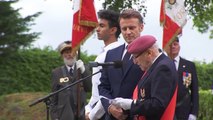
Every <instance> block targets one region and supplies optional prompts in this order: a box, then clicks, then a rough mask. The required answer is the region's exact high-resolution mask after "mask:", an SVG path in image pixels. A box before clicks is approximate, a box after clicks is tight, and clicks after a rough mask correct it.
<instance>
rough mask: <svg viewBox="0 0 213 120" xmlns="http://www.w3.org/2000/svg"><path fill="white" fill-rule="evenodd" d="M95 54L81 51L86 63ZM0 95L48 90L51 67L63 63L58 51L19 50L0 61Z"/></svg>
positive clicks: (48, 48)
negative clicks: (91, 54)
mask: <svg viewBox="0 0 213 120" xmlns="http://www.w3.org/2000/svg"><path fill="white" fill-rule="evenodd" d="M94 58H95V56H91V57H90V56H88V55H87V54H86V53H81V59H82V60H83V61H85V63H87V62H88V61H93V60H94ZM0 64H1V66H0V83H1V87H0V95H1V94H8V93H16V92H24V91H25V92H26V91H28V92H29V91H45V92H48V91H50V77H51V71H52V69H54V68H56V67H58V66H61V65H63V61H62V59H61V57H60V55H59V53H58V52H56V51H54V50H52V49H51V48H50V47H46V48H45V49H43V50H41V49H38V48H32V49H23V50H19V51H18V52H17V53H16V54H14V55H10V56H9V57H7V58H6V59H5V60H4V61H1V62H0Z"/></svg>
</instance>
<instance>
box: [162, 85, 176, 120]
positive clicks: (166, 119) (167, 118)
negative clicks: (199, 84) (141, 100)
mask: <svg viewBox="0 0 213 120" xmlns="http://www.w3.org/2000/svg"><path fill="white" fill-rule="evenodd" d="M177 91H178V86H176V88H175V92H174V94H173V96H172V99H171V100H170V102H169V104H168V106H167V107H166V110H165V111H164V113H163V115H162V117H161V120H174V116H175V107H176V100H177Z"/></svg>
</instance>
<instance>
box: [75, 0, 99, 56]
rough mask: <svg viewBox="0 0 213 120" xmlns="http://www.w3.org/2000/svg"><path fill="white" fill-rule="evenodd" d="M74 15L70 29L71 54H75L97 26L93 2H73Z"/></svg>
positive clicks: (77, 0)
mask: <svg viewBox="0 0 213 120" xmlns="http://www.w3.org/2000/svg"><path fill="white" fill-rule="evenodd" d="M73 6H74V11H73V12H74V14H73V27H72V49H73V50H72V53H75V52H76V51H77V50H78V49H79V47H80V45H81V43H83V42H84V41H85V40H86V39H87V38H88V37H89V36H90V35H91V34H92V33H93V32H94V29H95V28H96V26H97V23H98V20H97V16H96V11H95V7H94V5H93V0H74V1H73Z"/></svg>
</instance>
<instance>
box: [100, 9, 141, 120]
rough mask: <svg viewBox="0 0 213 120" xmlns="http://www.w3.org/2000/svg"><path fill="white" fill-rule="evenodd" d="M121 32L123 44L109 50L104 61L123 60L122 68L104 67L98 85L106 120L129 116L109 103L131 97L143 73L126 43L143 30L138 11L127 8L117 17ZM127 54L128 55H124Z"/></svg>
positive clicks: (129, 119) (127, 117)
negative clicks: (128, 50) (120, 98)
mask: <svg viewBox="0 0 213 120" xmlns="http://www.w3.org/2000/svg"><path fill="white" fill-rule="evenodd" d="M119 24H120V28H121V33H122V35H123V38H124V39H125V41H126V42H125V44H123V45H121V46H119V47H117V48H115V49H112V50H109V51H108V52H107V55H106V59H105V62H112V61H118V60H122V61H123V66H122V68H114V67H107V68H104V70H103V73H102V76H101V78H100V81H101V84H100V85H99V86H98V88H99V94H100V96H101V102H102V105H103V107H104V109H105V112H106V120H116V119H123V120H125V119H128V120H131V118H129V116H128V115H127V113H126V112H128V111H124V110H123V109H122V108H120V107H117V106H114V105H112V104H110V100H111V99H114V98H116V97H122V98H132V94H133V91H134V89H135V87H136V85H137V83H138V81H139V79H140V78H141V76H142V75H143V71H141V69H140V68H139V67H138V66H137V65H135V64H134V63H133V60H132V57H131V55H130V54H129V53H128V52H127V49H126V48H127V45H128V44H130V43H131V42H132V41H133V40H135V39H136V38H138V37H139V36H140V33H141V32H142V31H143V18H142V16H141V14H140V13H139V12H138V11H135V10H132V9H127V10H124V11H123V12H122V13H121V14H120V17H119ZM126 56H128V57H126Z"/></svg>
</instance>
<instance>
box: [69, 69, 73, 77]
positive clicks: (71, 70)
mask: <svg viewBox="0 0 213 120" xmlns="http://www.w3.org/2000/svg"><path fill="white" fill-rule="evenodd" d="M69 73H70V76H73V69H72V68H70V71H69Z"/></svg>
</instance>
